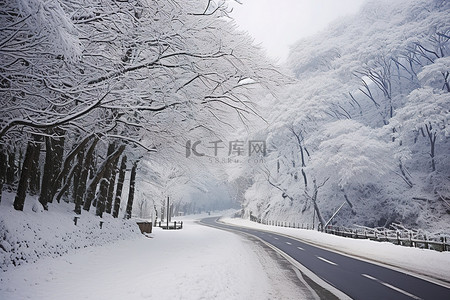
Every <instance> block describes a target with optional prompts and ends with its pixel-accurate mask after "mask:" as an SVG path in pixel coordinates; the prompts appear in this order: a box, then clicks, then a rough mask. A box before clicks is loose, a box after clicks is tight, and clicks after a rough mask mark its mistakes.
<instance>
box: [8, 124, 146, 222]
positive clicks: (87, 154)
mask: <svg viewBox="0 0 450 300" xmlns="http://www.w3.org/2000/svg"><path fill="white" fill-rule="evenodd" d="M64 134H65V132H64V131H63V130H62V129H52V130H48V131H47V132H46V135H45V136H44V137H42V136H36V137H33V138H31V139H30V140H29V142H28V143H27V147H26V151H25V152H24V159H23V160H22V159H18V160H16V157H17V153H14V151H12V152H11V153H8V151H7V150H6V149H3V148H0V190H2V188H3V184H4V183H9V182H12V183H14V181H16V179H15V177H16V176H17V174H18V175H19V179H20V180H19V181H18V183H17V181H16V185H18V186H17V193H16V198H15V200H14V208H15V209H16V210H23V208H24V203H25V198H26V195H27V193H29V194H31V195H39V198H38V200H39V202H40V203H41V204H42V206H43V207H44V209H45V210H48V203H51V202H52V201H53V199H56V201H57V202H60V199H61V198H62V196H63V195H66V194H67V193H68V191H69V190H70V191H71V193H69V196H70V198H72V199H73V202H74V204H75V209H74V211H75V213H76V214H81V209H82V208H83V209H84V210H87V211H89V210H90V207H91V206H92V202H93V201H94V199H96V201H97V206H96V215H97V216H100V217H102V216H103V213H104V212H106V213H109V214H112V215H113V217H114V218H117V217H118V216H119V210H120V204H121V200H122V192H123V188H124V181H125V174H126V170H127V156H126V155H123V156H122V154H123V152H124V150H125V145H124V144H122V145H120V146H118V147H117V145H116V144H115V143H110V145H109V147H108V151H107V156H106V158H105V159H102V162H101V163H100V165H98V166H97V163H96V158H97V157H96V155H95V152H96V149H97V144H98V141H99V138H98V137H97V136H95V135H91V136H89V137H86V138H85V139H83V140H82V141H81V142H80V143H79V144H77V145H76V146H75V147H73V149H72V150H71V151H68V153H67V154H66V156H65V157H64V147H65V136H64ZM42 144H44V148H43V149H45V151H44V153H43V154H42V156H41V151H42V149H41V148H42ZM20 156H22V154H21V155H20ZM40 164H43V169H42V170H43V172H42V177H41V174H40V170H41V168H40ZM137 166H138V160H136V161H134V162H133V164H132V168H131V176H130V186H129V191H128V201H127V205H126V211H125V214H124V217H125V218H127V219H128V218H131V214H132V207H133V202H134V193H135V185H136V173H137ZM19 167H20V168H21V169H20V170H19ZM12 186H14V184H13V185H12ZM96 193H98V194H97V196H96ZM0 201H1V194H0ZM69 201H70V199H69Z"/></svg>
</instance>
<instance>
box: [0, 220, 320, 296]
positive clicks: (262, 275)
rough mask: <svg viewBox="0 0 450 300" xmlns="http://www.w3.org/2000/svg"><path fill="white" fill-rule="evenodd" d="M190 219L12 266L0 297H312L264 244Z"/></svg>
mask: <svg viewBox="0 0 450 300" xmlns="http://www.w3.org/2000/svg"><path fill="white" fill-rule="evenodd" d="M184 225H185V226H184V229H182V230H178V231H164V230H161V229H159V228H155V229H154V232H153V233H152V234H151V238H146V237H143V236H142V237H139V238H136V239H131V240H126V241H119V242H116V243H113V244H108V245H105V246H99V247H89V248H86V249H81V250H78V251H76V253H72V254H67V255H63V256H62V257H58V258H50V257H49V258H44V259H40V260H38V261H37V262H36V263H28V264H24V265H21V266H18V267H10V268H8V269H7V270H6V271H5V272H1V273H0V299H11V300H13V299H21V300H22V299H46V300H51V299H108V300H112V299H227V300H228V299H307V298H311V297H310V296H309V295H307V293H308V292H307V290H306V291H305V292H304V291H303V290H302V287H299V286H298V285H297V283H295V282H294V281H293V280H292V278H289V274H288V273H289V272H292V271H288V270H286V269H282V268H281V267H280V266H279V265H278V264H277V262H276V261H275V260H273V259H271V258H270V256H268V255H267V253H262V252H264V250H262V247H260V246H259V248H258V246H257V245H255V244H254V243H253V242H250V241H248V240H247V239H246V238H243V237H241V236H239V235H237V234H233V233H229V232H226V231H222V230H217V229H213V228H209V227H205V226H202V225H199V224H196V223H195V222H194V221H188V220H184ZM303 289H305V288H304V287H303Z"/></svg>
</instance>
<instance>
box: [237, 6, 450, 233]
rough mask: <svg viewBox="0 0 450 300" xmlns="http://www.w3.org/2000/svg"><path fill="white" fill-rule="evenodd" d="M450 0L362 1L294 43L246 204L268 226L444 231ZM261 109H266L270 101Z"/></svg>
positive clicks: (449, 169) (449, 199)
mask: <svg viewBox="0 0 450 300" xmlns="http://www.w3.org/2000/svg"><path fill="white" fill-rule="evenodd" d="M449 15H450V3H449V1H441V0H437V1H434V0H414V1H403V0H397V1H368V2H367V3H366V4H365V5H364V6H363V7H362V9H361V11H360V12H359V13H358V14H357V15H355V16H353V17H351V18H345V19H342V20H340V21H338V22H335V23H333V24H332V25H331V26H330V27H328V29H326V30H325V31H323V32H321V33H319V34H317V35H314V36H312V37H310V38H307V39H304V40H300V41H298V42H297V43H296V44H295V45H294V46H293V47H292V49H291V53H290V56H289V58H288V62H287V68H288V69H289V71H290V72H292V73H293V74H294V75H293V76H295V79H296V81H295V83H293V84H292V85H290V86H289V87H288V88H286V89H285V91H284V92H283V93H282V96H279V97H278V98H276V99H272V101H271V102H268V105H270V114H266V115H265V116H266V117H267V118H268V120H269V125H268V127H267V129H264V130H260V131H258V132H256V133H254V134H255V136H259V137H264V138H266V139H267V143H268V149H270V150H269V154H268V156H267V160H266V164H265V165H263V166H256V167H253V166H247V167H246V169H245V171H246V172H247V176H251V175H250V174H255V175H254V176H253V177H252V181H251V182H250V183H249V185H250V188H249V189H248V191H247V192H246V202H245V208H246V212H247V214H250V212H251V213H252V214H253V215H255V216H257V217H259V218H261V219H266V220H278V221H291V222H292V221H295V222H304V223H309V224H311V223H312V220H313V216H314V215H315V216H316V224H317V220H318V221H319V222H321V223H322V224H325V223H326V222H327V221H328V220H329V218H330V217H331V216H332V215H333V213H334V212H336V211H337V209H338V208H339V207H340V206H341V205H343V207H342V209H341V210H340V211H339V213H338V214H337V215H336V217H335V218H334V219H333V221H332V222H331V223H330V224H338V225H347V226H351V225H354V224H358V225H366V226H371V227H374V226H389V224H391V223H392V222H396V223H402V224H404V225H407V226H409V227H414V228H418V227H419V228H424V229H425V228H426V229H429V230H435V231H436V232H442V231H444V232H445V231H446V230H448V225H449V224H450V141H449V136H450V131H449V129H450V127H449V126H450V93H449V92H450V83H449V80H450V78H449V71H450V57H449V54H450V49H449V47H450V41H449V39H450V23H449V21H450V19H449ZM268 109H269V106H268Z"/></svg>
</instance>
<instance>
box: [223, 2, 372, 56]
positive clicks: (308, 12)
mask: <svg viewBox="0 0 450 300" xmlns="http://www.w3.org/2000/svg"><path fill="white" fill-rule="evenodd" d="M241 2H242V4H232V6H233V12H232V14H231V16H232V17H233V18H234V19H235V20H236V23H237V24H238V25H239V27H240V28H241V29H243V30H245V31H248V32H249V33H250V34H251V35H252V36H253V37H254V38H255V41H256V43H258V44H259V43H260V44H261V45H262V46H263V47H264V48H265V49H266V51H267V54H268V55H269V56H270V57H272V58H275V59H280V62H283V61H284V60H285V59H286V57H287V55H288V52H289V45H292V44H293V43H295V42H296V41H297V40H299V39H300V38H303V37H306V36H309V35H312V34H314V33H316V32H318V31H320V30H322V29H324V28H326V27H327V25H328V24H329V23H330V22H332V21H333V20H336V19H337V18H339V17H343V16H346V15H349V14H354V13H356V12H357V11H358V10H359V8H360V7H361V5H362V4H363V3H364V2H365V0H241Z"/></svg>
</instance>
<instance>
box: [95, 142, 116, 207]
mask: <svg viewBox="0 0 450 300" xmlns="http://www.w3.org/2000/svg"><path fill="white" fill-rule="evenodd" d="M114 148H115V144H114V143H109V145H108V150H107V151H106V157H108V156H110V155H111V154H112V153H113V152H114ZM108 173H109V168H106V169H105V174H104V175H103V179H109V174H108ZM101 182H102V180H101V181H100V183H101ZM108 183H109V182H107V183H106V184H107V185H108ZM100 185H101V184H100ZM99 193H100V194H101V193H105V194H101V195H98V197H96V198H94V201H93V202H92V206H94V207H97V200H98V198H99V197H101V198H102V199H106V197H107V195H106V193H108V187H107V186H106V190H105V189H104V188H102V189H100V190H99ZM105 201H106V200H105ZM103 204H104V203H103ZM103 210H104V207H103ZM97 213H98V210H97Z"/></svg>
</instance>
